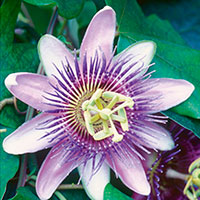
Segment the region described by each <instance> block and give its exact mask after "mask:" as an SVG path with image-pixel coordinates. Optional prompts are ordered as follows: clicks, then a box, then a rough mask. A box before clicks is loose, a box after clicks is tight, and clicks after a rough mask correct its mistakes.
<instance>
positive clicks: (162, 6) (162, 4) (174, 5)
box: [141, 0, 200, 49]
mask: <svg viewBox="0 0 200 200" xmlns="http://www.w3.org/2000/svg"><path fill="white" fill-rule="evenodd" d="M141 6H142V9H143V11H144V13H145V14H146V15H149V14H151V13H155V14H157V15H158V16H159V17H161V18H162V19H167V20H169V21H170V23H171V24H172V25H173V27H174V28H175V29H176V31H178V32H179V33H180V35H181V36H182V37H183V38H184V40H185V41H186V42H187V44H189V45H190V46H191V47H192V48H196V49H200V42H198V41H200V34H199V33H200V26H199V21H200V15H199V8H200V1H199V0H190V1H188V0H181V1H170V2H169V1H158V0H148V1H145V2H144V3H143V4H142V5H141ZM169 13H170V14H169Z"/></svg>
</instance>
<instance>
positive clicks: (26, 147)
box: [3, 113, 55, 154]
mask: <svg viewBox="0 0 200 200" xmlns="http://www.w3.org/2000/svg"><path fill="white" fill-rule="evenodd" d="M52 118H53V116H51V115H49V114H46V113H42V114H40V115H38V116H36V117H35V118H33V119H31V120H30V121H27V122H26V123H24V124H23V125H21V126H20V127H19V128H18V129H16V130H15V131H14V132H13V133H12V134H10V135H9V136H8V137H6V138H5V139H4V141H3V148H4V150H5V151H6V152H7V153H10V154H23V153H31V152H36V151H39V150H42V149H45V148H49V147H51V146H52V145H53V143H51V142H49V141H50V140H51V138H52V136H48V137H44V138H42V137H43V136H44V135H46V134H47V132H46V130H45V129H39V127H40V125H39V124H41V123H42V122H45V121H47V120H50V119H52ZM53 136H55V135H53Z"/></svg>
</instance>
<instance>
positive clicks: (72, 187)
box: [58, 184, 83, 190]
mask: <svg viewBox="0 0 200 200" xmlns="http://www.w3.org/2000/svg"><path fill="white" fill-rule="evenodd" d="M77 189H78V190H82V189H83V186H82V185H74V184H61V185H60V186H59V187H58V190H77Z"/></svg>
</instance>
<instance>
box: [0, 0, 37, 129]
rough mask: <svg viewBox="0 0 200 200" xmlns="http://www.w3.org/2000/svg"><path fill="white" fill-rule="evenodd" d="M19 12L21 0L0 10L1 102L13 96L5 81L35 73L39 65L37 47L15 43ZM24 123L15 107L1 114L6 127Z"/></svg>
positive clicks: (8, 107) (9, 106)
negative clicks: (17, 74) (18, 73)
mask: <svg viewBox="0 0 200 200" xmlns="http://www.w3.org/2000/svg"><path fill="white" fill-rule="evenodd" d="M19 10H20V0H16V1H12V0H5V1H4V3H3V5H2V6H1V8H0V19H1V24H0V52H1V53H0V85H1V87H0V100H3V99H5V98H8V97H11V96H12V95H11V94H10V93H9V91H8V90H7V89H6V87H5V86H4V80H5V78H6V77H7V76H8V75H9V74H10V73H14V72H35V71H36V69H37V66H38V64H39V59H38V55H37V48H36V46H35V45H32V44H29V43H13V41H14V28H15V24H16V19H17V15H18V12H19ZM20 105H21V104H20ZM20 105H19V109H20V110H24V109H25V108H26V107H25V106H24V104H23V106H20ZM23 122H24V116H22V115H20V114H18V113H17V112H16V110H15V109H14V106H11V105H7V106H5V107H4V108H3V109H2V110H1V112H0V123H1V124H3V125H5V126H8V127H11V128H16V127H18V126H19V125H20V124H21V123H23Z"/></svg>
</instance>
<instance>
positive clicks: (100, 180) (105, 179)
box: [78, 159, 110, 200]
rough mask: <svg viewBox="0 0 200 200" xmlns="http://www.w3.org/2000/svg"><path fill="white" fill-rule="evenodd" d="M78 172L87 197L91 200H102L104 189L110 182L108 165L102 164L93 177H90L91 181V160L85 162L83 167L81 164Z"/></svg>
mask: <svg viewBox="0 0 200 200" xmlns="http://www.w3.org/2000/svg"><path fill="white" fill-rule="evenodd" d="M83 168H84V169H83ZM78 170H79V174H80V176H82V179H81V181H82V184H83V186H84V189H85V191H86V193H87V195H88V196H89V197H90V198H91V199H95V200H103V195H104V189H105V187H106V185H107V184H108V183H109V182H110V168H109V167H108V165H107V164H106V163H103V164H102V166H101V168H100V169H99V171H98V172H97V173H96V174H95V175H94V176H92V178H91V179H90V177H91V175H92V159H91V160H89V161H88V162H87V164H86V166H85V167H84V165H83V164H82V165H80V166H79V167H78ZM82 172H83V174H82ZM89 179H90V180H89Z"/></svg>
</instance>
